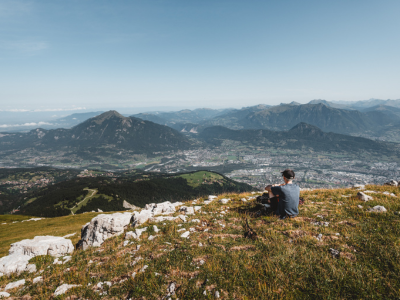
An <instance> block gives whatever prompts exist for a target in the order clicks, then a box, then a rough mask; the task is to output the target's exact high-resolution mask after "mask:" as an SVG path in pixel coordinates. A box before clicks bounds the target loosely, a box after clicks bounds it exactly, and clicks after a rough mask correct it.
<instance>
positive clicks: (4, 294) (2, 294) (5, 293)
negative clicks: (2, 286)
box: [0, 292, 10, 298]
mask: <svg viewBox="0 0 400 300" xmlns="http://www.w3.org/2000/svg"><path fill="white" fill-rule="evenodd" d="M2 297H5V298H7V297H10V294H9V293H7V292H0V298H2Z"/></svg>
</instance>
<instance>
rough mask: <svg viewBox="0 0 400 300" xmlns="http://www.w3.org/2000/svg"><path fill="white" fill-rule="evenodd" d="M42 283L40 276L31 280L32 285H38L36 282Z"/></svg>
mask: <svg viewBox="0 0 400 300" xmlns="http://www.w3.org/2000/svg"><path fill="white" fill-rule="evenodd" d="M42 281H43V277H42V276H38V277H35V278H33V280H32V282H33V284H35V283H38V282H42Z"/></svg>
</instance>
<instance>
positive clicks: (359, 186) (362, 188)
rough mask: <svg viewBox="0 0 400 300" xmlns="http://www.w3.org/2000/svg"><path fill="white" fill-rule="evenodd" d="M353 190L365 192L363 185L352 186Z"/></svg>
mask: <svg viewBox="0 0 400 300" xmlns="http://www.w3.org/2000/svg"><path fill="white" fill-rule="evenodd" d="M353 189H359V190H365V185H364V184H354V185H353Z"/></svg>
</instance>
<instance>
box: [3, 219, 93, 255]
mask: <svg viewBox="0 0 400 300" xmlns="http://www.w3.org/2000/svg"><path fill="white" fill-rule="evenodd" d="M98 214H99V213H85V214H79V215H75V216H65V217H58V218H47V219H42V220H39V221H28V222H21V221H22V220H29V219H31V218H35V217H30V216H19V215H0V257H3V256H5V255H7V254H8V250H9V248H10V245H11V244H12V243H15V242H18V241H20V240H23V239H32V238H34V237H35V236H37V235H55V236H64V235H67V234H70V233H74V232H76V235H75V236H74V237H72V238H71V240H72V242H73V243H74V244H75V243H77V242H78V240H79V237H80V233H81V228H82V225H84V224H85V223H87V222H89V221H90V220H91V219H92V218H93V217H95V216H96V215H98ZM15 221H16V222H17V223H13V222H15ZM3 223H6V224H3Z"/></svg>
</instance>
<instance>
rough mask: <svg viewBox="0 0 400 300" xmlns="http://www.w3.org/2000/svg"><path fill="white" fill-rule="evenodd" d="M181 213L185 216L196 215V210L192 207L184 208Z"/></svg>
mask: <svg viewBox="0 0 400 300" xmlns="http://www.w3.org/2000/svg"><path fill="white" fill-rule="evenodd" d="M180 211H181V212H183V213H184V214H185V215H194V208H193V207H192V206H182V207H181V209H180Z"/></svg>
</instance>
